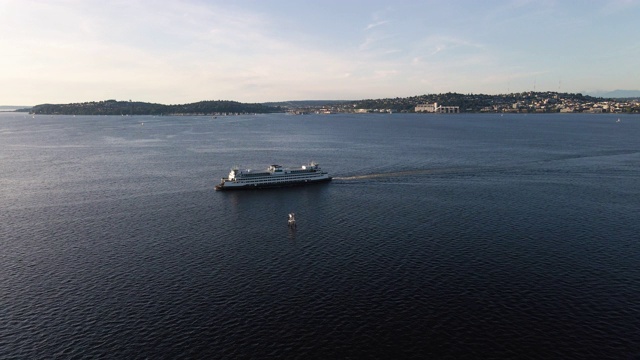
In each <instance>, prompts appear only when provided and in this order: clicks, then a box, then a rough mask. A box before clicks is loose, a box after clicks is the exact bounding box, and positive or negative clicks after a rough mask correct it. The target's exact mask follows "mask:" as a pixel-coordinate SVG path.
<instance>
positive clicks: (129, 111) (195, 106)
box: [30, 100, 283, 115]
mask: <svg viewBox="0 0 640 360" xmlns="http://www.w3.org/2000/svg"><path fill="white" fill-rule="evenodd" d="M281 111H283V110H282V108H280V107H278V106H267V105H263V104H247V103H240V102H237V101H226V100H216V101H200V102H196V103H192V104H183V105H163V104H154V103H147V102H138V101H116V100H106V101H97V102H84V103H72V104H41V105H36V106H34V107H33V108H31V109H30V113H32V114H47V115H215V114H223V113H240V114H243V113H273V112H281Z"/></svg>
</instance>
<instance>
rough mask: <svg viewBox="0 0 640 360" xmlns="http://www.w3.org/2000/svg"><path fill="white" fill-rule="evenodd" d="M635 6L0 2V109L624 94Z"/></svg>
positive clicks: (258, 0)
mask: <svg viewBox="0 0 640 360" xmlns="http://www.w3.org/2000/svg"><path fill="white" fill-rule="evenodd" d="M638 19H640V0H591V1H590V0H565V1H554V0H504V1H494V0H483V1H477V0H448V1H430V0H421V1H419V0H289V1H285V0H253V1H251V0H236V1H234V0H211V1H207V0H184V1H177V0H174V1H167V0H149V1H142V0H140V1H137V0H125V1H118V0H107V1H104V0H100V1H94V0H43V1H38V0H0V50H1V53H0V105H25V106H27V105H36V104H43V103H74V102H85V101H101V100H108V99H116V100H134V101H146V102H154V103H163V104H184V103H191V102H197V101H202V100H234V101H240V102H269V101H286V100H330V99H331V100H359V99H377V98H393V97H407V96H414V95H422V94H433V93H444V92H458V93H464V94H468V93H483V94H503V93H513V92H523V91H560V92H582V93H586V92H594V91H611V90H616V89H626V90H630V89H634V90H637V89H639V88H640V20H638Z"/></svg>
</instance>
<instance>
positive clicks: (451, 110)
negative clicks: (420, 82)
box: [416, 102, 460, 114]
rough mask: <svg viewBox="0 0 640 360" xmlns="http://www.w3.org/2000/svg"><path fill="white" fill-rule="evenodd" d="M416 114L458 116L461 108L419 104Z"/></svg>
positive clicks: (436, 104) (435, 103)
mask: <svg viewBox="0 0 640 360" xmlns="http://www.w3.org/2000/svg"><path fill="white" fill-rule="evenodd" d="M416 112H426V113H436V114H458V113H459V112H460V106H442V105H440V106H438V103H437V102H434V103H433V104H419V105H417V106H416Z"/></svg>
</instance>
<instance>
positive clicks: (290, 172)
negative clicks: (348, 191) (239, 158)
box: [215, 162, 332, 190]
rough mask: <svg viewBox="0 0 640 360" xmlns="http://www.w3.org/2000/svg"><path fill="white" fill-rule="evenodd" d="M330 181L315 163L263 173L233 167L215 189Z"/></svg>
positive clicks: (273, 166) (269, 169) (252, 187)
mask: <svg viewBox="0 0 640 360" xmlns="http://www.w3.org/2000/svg"><path fill="white" fill-rule="evenodd" d="M331 179H332V178H331V176H329V174H328V173H327V172H326V171H323V170H322V169H320V166H319V165H318V164H316V163H315V162H311V163H309V164H307V165H303V166H301V167H300V168H296V169H288V168H283V167H282V166H280V165H271V166H269V168H268V169H267V170H265V171H252V170H240V169H238V168H237V167H234V168H232V169H231V172H230V173H229V176H228V177H226V178H222V182H221V183H220V184H218V185H216V187H215V189H216V190H242V189H260V188H267V187H284V186H295V185H307V184H313V183H318V182H325V181H331Z"/></svg>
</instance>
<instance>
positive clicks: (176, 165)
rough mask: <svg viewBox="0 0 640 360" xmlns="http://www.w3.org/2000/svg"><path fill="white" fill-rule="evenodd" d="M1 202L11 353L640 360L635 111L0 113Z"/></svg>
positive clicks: (0, 302) (4, 330) (639, 153)
mask: <svg viewBox="0 0 640 360" xmlns="http://www.w3.org/2000/svg"><path fill="white" fill-rule="evenodd" d="M618 117H620V118H621V121H620V122H616V120H617V118H618ZM310 160H314V161H317V162H319V163H320V164H321V166H322V167H323V168H324V169H326V170H327V171H329V172H330V173H331V174H332V175H333V176H334V181H333V182H331V183H328V184H322V185H314V186H309V187H301V188H290V189H271V190H264V191H249V192H235V193H234V192H229V193H227V192H215V191H214V190H213V186H214V185H215V184H216V183H218V182H219V178H221V177H223V176H226V174H227V173H228V171H229V168H230V167H231V166H233V165H239V166H240V167H243V168H253V169H262V168H265V167H266V166H267V165H269V164H273V163H277V164H281V165H285V166H299V165H302V164H304V163H306V162H308V161H310ZM0 206H1V207H2V208H1V211H0V319H1V321H0V358H28V359H35V358H73V357H87V358H100V357H104V358H121V359H133V358H171V359H174V358H212V359H213V358H304V359H307V358H325V359H334V358H335V359H338V358H362V357H368V358H401V357H413V358H544V359H549V358H576V359H585V358H597V359H602V358H615V359H637V358H640V265H639V264H640V235H638V234H640V118H639V117H638V116H618V115H615V116H614V115H565V114H562V115H560V114H558V115H535V116H532V115H528V116H525V115H505V116H499V115H495V114H493V115H467V114H461V115H451V116H438V115H436V116H428V115H426V116H425V115H414V114H406V115H401V114H393V115H329V116H326V115H325V116H320V115H317V116H316V115H308V116H285V115H279V114H278V115H257V116H237V117H218V118H212V117H89V116H87V117H68V116H36V117H35V118H32V117H31V116H26V115H25V114H16V113H4V114H2V113H0ZM291 211H294V212H296V214H297V220H298V227H297V229H296V230H290V229H289V228H288V227H287V214H288V213H289V212H291Z"/></svg>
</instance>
